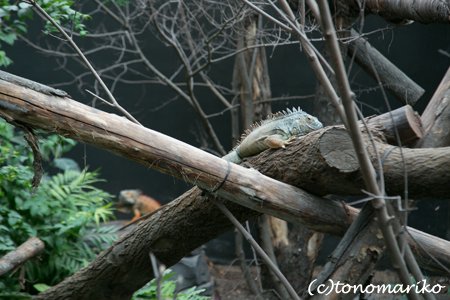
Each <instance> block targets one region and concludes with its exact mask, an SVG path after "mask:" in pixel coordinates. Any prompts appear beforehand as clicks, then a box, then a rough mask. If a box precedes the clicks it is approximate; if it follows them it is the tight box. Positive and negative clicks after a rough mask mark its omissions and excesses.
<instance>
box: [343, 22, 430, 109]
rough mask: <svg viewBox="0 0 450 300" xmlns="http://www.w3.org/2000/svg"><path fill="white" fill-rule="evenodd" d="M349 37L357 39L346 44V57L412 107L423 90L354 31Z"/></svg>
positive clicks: (403, 102)
mask: <svg viewBox="0 0 450 300" xmlns="http://www.w3.org/2000/svg"><path fill="white" fill-rule="evenodd" d="M351 35H352V37H353V38H357V39H356V40H355V41H352V42H350V43H349V44H348V55H349V56H353V55H354V56H355V61H356V62H357V63H358V65H359V66H360V67H361V68H363V69H364V71H366V73H367V74H369V76H370V77H372V78H373V79H375V80H377V76H379V78H380V81H381V83H382V84H383V87H384V88H385V89H386V90H387V91H389V92H390V93H391V94H392V95H394V96H395V98H396V99H397V100H399V101H400V102H401V103H402V104H403V105H405V104H409V105H411V106H414V104H416V102H417V101H418V100H419V99H420V97H422V95H423V93H424V92H425V90H424V89H423V88H421V87H420V86H419V85H418V84H417V83H415V82H414V81H412V80H411V79H410V78H409V77H408V76H406V74H405V73H403V72H402V71H401V70H400V69H399V68H397V66H395V65H394V64H393V63H391V62H390V61H389V60H388V59H387V58H386V57H384V56H383V55H382V54H381V53H380V52H379V51H378V50H377V49H375V48H373V47H372V45H370V43H369V42H368V41H367V40H366V39H364V38H363V37H359V33H357V32H356V31H355V30H354V29H352V33H351ZM375 72H376V73H375Z"/></svg>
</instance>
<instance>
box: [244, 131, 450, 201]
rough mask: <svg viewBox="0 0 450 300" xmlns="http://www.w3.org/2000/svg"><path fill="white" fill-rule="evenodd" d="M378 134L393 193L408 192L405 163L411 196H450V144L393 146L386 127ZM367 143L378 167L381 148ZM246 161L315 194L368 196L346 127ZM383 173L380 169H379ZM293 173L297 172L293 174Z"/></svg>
mask: <svg viewBox="0 0 450 300" xmlns="http://www.w3.org/2000/svg"><path fill="white" fill-rule="evenodd" d="M372 133H373V134H374V135H375V147H376V150H377V151H378V153H379V157H380V159H381V158H383V156H384V155H386V154H387V153H388V151H389V153H388V156H387V157H386V158H385V159H384V161H383V173H384V177H385V188H386V192H387V193H388V195H391V196H397V195H403V192H404V165H403V160H402V154H401V152H400V151H402V153H403V157H404V159H405V163H406V164H405V167H406V169H407V170H408V192H409V197H410V198H412V199H415V200H420V199H426V198H434V199H448V195H449V193H450V172H448V170H450V147H444V148H425V149H410V148H401V149H400V148H393V146H392V145H389V144H386V143H385V142H384V141H383V139H384V137H383V136H382V135H380V132H378V133H377V131H376V130H375V131H372ZM367 144H368V145H369V146H368V147H367V148H368V150H369V154H370V156H371V160H372V162H373V164H374V168H375V170H376V171H377V170H379V168H378V160H377V156H376V153H375V151H374V149H373V147H372V146H371V143H369V142H367ZM244 165H245V166H247V167H249V168H258V170H259V171H260V172H262V173H263V174H265V175H267V176H270V177H271V178H275V179H277V180H279V181H283V182H289V183H290V184H292V185H295V186H296V187H299V188H301V189H303V190H305V191H308V192H310V193H312V194H315V195H320V196H325V195H330V194H333V195H343V196H344V195H363V194H364V193H363V192H362V190H363V189H365V185H364V180H363V178H362V175H361V173H360V171H359V165H358V161H357V157H356V154H355V152H354V149H353V144H352V142H351V139H350V137H349V136H348V134H347V132H346V131H345V129H343V127H342V126H335V127H327V128H324V129H323V130H318V131H315V132H312V133H310V134H309V135H307V136H305V137H302V138H301V139H298V140H297V141H295V142H294V143H293V144H292V145H291V146H289V147H287V148H286V149H284V150H283V151H274V150H267V151H264V152H263V153H261V154H260V155H258V156H254V157H250V158H246V159H245V160H244ZM378 173H379V171H378ZM292 174H297V176H296V177H293V176H292Z"/></svg>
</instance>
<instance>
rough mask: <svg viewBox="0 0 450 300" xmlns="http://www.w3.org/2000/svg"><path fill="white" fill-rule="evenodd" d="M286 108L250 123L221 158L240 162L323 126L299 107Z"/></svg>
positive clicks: (281, 145) (282, 146)
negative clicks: (248, 127) (236, 141)
mask: <svg viewBox="0 0 450 300" xmlns="http://www.w3.org/2000/svg"><path fill="white" fill-rule="evenodd" d="M286 110H287V111H284V110H283V111H282V112H278V113H276V114H272V116H268V117H267V119H266V120H263V121H261V122H260V123H256V124H254V125H252V127H251V130H246V131H245V133H244V134H243V135H242V137H241V141H240V142H239V143H238V144H237V145H236V147H234V148H233V150H232V151H231V152H230V153H228V154H227V155H225V156H224V157H223V159H226V160H228V161H230V162H234V163H240V162H241V161H242V158H244V157H247V156H252V155H256V154H258V153H260V152H262V151H264V150H266V149H268V148H272V149H279V148H284V147H285V146H286V145H290V144H291V143H292V142H293V141H294V139H295V138H296V137H299V136H302V135H306V134H308V133H310V132H312V131H314V130H317V129H320V128H322V127H323V125H322V123H320V121H319V120H318V119H317V118H316V117H313V116H311V115H309V114H307V113H305V112H304V111H302V110H301V109H300V107H299V108H298V109H295V108H293V109H292V111H291V110H290V109H289V108H288V109H286Z"/></svg>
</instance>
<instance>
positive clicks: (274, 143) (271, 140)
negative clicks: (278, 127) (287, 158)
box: [264, 135, 295, 149]
mask: <svg viewBox="0 0 450 300" xmlns="http://www.w3.org/2000/svg"><path fill="white" fill-rule="evenodd" d="M294 140H295V137H293V136H292V137H290V138H289V139H287V140H283V139H281V138H280V137H279V136H278V135H271V136H268V137H267V138H266V139H265V140H264V144H266V145H267V147H269V148H272V149H279V148H285V146H287V145H290V144H292V143H293V142H294Z"/></svg>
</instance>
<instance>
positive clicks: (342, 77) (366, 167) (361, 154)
mask: <svg viewBox="0 0 450 300" xmlns="http://www.w3.org/2000/svg"><path fill="white" fill-rule="evenodd" d="M317 2H318V5H319V9H320V15H321V17H322V23H321V25H322V29H323V32H324V37H325V42H326V45H327V47H328V48H329V51H330V56H331V61H332V64H333V67H334V70H335V72H336V79H337V81H338V86H339V90H340V94H341V96H342V103H343V105H344V109H345V115H346V116H347V121H348V125H349V126H350V127H347V128H348V130H349V132H350V136H351V138H352V141H353V144H354V147H355V150H356V155H357V157H358V161H359V164H360V168H361V172H362V174H363V177H364V181H365V184H366V186H367V188H368V189H369V191H370V192H371V193H373V194H374V195H376V198H375V199H374V200H373V201H372V204H373V206H374V208H375V212H376V215H377V218H378V223H379V227H380V229H381V232H382V233H383V237H384V240H385V242H386V245H387V248H388V250H389V253H390V255H391V260H392V263H393V266H394V268H395V269H396V271H397V273H398V275H399V277H400V280H401V281H402V283H403V284H405V285H411V284H412V281H411V278H410V277H409V273H408V270H407V267H406V264H405V261H404V260H403V258H402V254H401V252H400V249H399V246H398V244H397V241H396V237H395V234H394V231H393V228H392V226H391V221H392V219H391V217H390V216H389V213H388V211H387V207H386V202H385V200H384V199H383V194H382V191H380V189H379V187H378V185H377V182H376V176H375V171H374V169H373V166H372V163H371V161H370V159H369V155H368V154H367V149H366V147H365V144H364V140H363V138H362V134H361V132H360V130H359V126H358V120H357V118H356V113H355V109H354V102H353V98H354V94H353V92H351V90H350V86H349V83H348V80H347V74H346V72H345V66H344V64H343V61H342V57H341V54H340V50H339V45H338V42H337V37H336V32H335V31H334V26H333V22H332V18H331V13H330V10H329V8H328V3H327V1H325V0H318V1H317ZM394 222H395V220H394ZM408 298H410V299H419V296H418V295H417V293H416V291H412V293H409V294H408Z"/></svg>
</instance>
